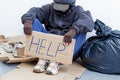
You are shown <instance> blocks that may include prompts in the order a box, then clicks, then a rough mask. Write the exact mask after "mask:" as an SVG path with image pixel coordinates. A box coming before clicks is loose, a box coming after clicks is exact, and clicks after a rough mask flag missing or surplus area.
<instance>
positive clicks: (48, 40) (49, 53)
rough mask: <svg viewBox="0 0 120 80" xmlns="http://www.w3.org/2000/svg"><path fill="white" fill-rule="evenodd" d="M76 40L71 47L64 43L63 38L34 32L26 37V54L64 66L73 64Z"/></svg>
mask: <svg viewBox="0 0 120 80" xmlns="http://www.w3.org/2000/svg"><path fill="white" fill-rule="evenodd" d="M74 44H75V40H74V39H73V40H72V43H71V44H70V45H69V46H65V44H64V43H63V36H59V35H54V34H46V33H41V32H35V31H33V33H32V35H31V36H27V37H26V46H25V54H28V55H30V56H34V57H39V58H42V59H47V60H51V61H55V62H60V63H63V64H72V57H73V52H74Z"/></svg>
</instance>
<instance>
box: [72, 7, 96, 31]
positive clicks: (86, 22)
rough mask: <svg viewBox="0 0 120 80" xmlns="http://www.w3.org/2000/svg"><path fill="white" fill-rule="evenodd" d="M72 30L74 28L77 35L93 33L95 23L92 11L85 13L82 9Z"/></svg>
mask: <svg viewBox="0 0 120 80" xmlns="http://www.w3.org/2000/svg"><path fill="white" fill-rule="evenodd" d="M72 28H74V29H75V30H76V32H77V33H85V32H91V31H92V30H93V29H94V21H93V19H92V16H91V13H90V11H84V10H83V9H82V8H81V12H80V16H79V18H78V19H77V20H76V21H74V23H73V25H72Z"/></svg>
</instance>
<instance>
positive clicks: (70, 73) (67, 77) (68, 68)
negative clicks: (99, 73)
mask: <svg viewBox="0 0 120 80" xmlns="http://www.w3.org/2000/svg"><path fill="white" fill-rule="evenodd" d="M34 66H35V64H34V63H21V64H20V65H18V66H17V68H16V69H14V70H12V71H10V72H8V73H7V74H5V75H3V76H1V80H74V79H75V78H76V77H80V76H81V75H82V74H83V72H84V71H85V70H86V69H85V68H83V67H82V66H81V65H80V64H78V63H76V62H73V64H72V65H62V66H61V68H60V70H59V73H58V74H57V75H47V74H45V73H34V72H33V71H32V70H33V67H34Z"/></svg>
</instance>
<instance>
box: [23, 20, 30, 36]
mask: <svg viewBox="0 0 120 80" xmlns="http://www.w3.org/2000/svg"><path fill="white" fill-rule="evenodd" d="M23 30H24V34H25V35H31V34H32V21H31V20H26V21H25V23H24V27H23Z"/></svg>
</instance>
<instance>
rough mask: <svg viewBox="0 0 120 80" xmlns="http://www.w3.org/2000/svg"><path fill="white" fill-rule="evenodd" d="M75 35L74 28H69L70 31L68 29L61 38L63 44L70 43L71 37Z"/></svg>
mask: <svg viewBox="0 0 120 80" xmlns="http://www.w3.org/2000/svg"><path fill="white" fill-rule="evenodd" d="M75 35H76V30H75V29H70V31H68V32H67V33H66V34H65V35H64V38H63V42H64V43H65V44H68V45H69V44H70V43H71V42H72V38H73V37H74V36H75Z"/></svg>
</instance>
